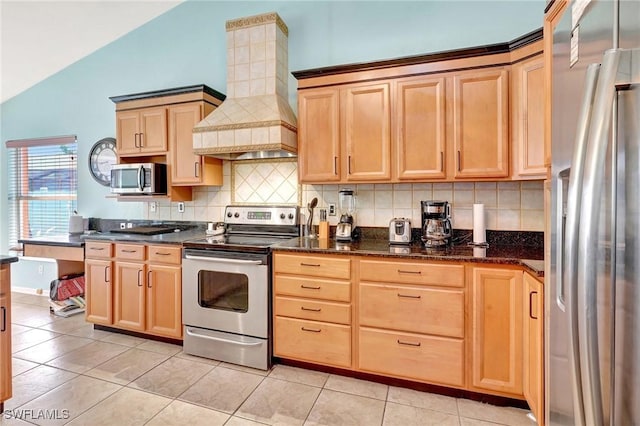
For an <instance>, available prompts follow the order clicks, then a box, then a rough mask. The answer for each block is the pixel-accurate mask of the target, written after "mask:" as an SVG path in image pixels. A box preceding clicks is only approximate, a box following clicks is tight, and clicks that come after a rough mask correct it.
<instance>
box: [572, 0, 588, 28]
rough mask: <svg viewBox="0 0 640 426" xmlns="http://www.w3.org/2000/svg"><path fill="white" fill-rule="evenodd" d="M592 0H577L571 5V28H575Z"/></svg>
mask: <svg viewBox="0 0 640 426" xmlns="http://www.w3.org/2000/svg"><path fill="white" fill-rule="evenodd" d="M589 3H591V0H576V1H575V2H574V3H573V6H572V7H571V29H574V28H575V27H576V25H578V22H580V18H582V15H583V14H584V10H585V9H586V8H587V6H588V5H589Z"/></svg>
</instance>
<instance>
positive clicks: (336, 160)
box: [333, 156, 338, 176]
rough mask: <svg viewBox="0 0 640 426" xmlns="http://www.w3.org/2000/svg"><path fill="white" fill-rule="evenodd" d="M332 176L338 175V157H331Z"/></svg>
mask: <svg viewBox="0 0 640 426" xmlns="http://www.w3.org/2000/svg"><path fill="white" fill-rule="evenodd" d="M333 174H334V175H336V176H337V175H338V156H335V157H333Z"/></svg>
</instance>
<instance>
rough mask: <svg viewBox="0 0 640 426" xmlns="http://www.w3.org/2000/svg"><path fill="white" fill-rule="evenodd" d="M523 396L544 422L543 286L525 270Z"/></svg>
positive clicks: (537, 416) (534, 412) (539, 420)
mask: <svg viewBox="0 0 640 426" xmlns="http://www.w3.org/2000/svg"><path fill="white" fill-rule="evenodd" d="M523 302H524V305H523V310H524V336H523V340H524V350H523V353H524V360H523V361H524V397H525V399H526V400H527V403H528V404H529V408H530V409H531V412H532V413H533V415H534V417H535V418H536V420H537V422H538V425H540V426H542V425H543V424H544V348H543V342H544V287H543V285H542V283H541V282H540V281H538V280H537V279H536V278H534V277H533V276H532V275H531V274H529V273H527V272H525V273H524V301H523Z"/></svg>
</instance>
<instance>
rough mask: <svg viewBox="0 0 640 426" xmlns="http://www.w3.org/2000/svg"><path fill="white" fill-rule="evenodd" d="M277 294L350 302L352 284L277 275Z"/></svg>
mask: <svg viewBox="0 0 640 426" xmlns="http://www.w3.org/2000/svg"><path fill="white" fill-rule="evenodd" d="M275 293H276V294H282V295H285V296H299V297H310V298H313V299H324V300H336V301H338V302H349V301H350V300H351V283H350V282H349V281H332V280H321V279H318V278H304V277H291V276H283V275H276V278H275Z"/></svg>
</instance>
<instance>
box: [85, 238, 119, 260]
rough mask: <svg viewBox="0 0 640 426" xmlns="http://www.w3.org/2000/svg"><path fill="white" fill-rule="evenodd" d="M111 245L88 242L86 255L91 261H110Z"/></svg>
mask: <svg viewBox="0 0 640 426" xmlns="http://www.w3.org/2000/svg"><path fill="white" fill-rule="evenodd" d="M111 247H112V245H111V243H103V242H99V241H87V242H86V243H85V244H84V255H85V257H89V258H91V259H110V258H111V256H112V253H111Z"/></svg>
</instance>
